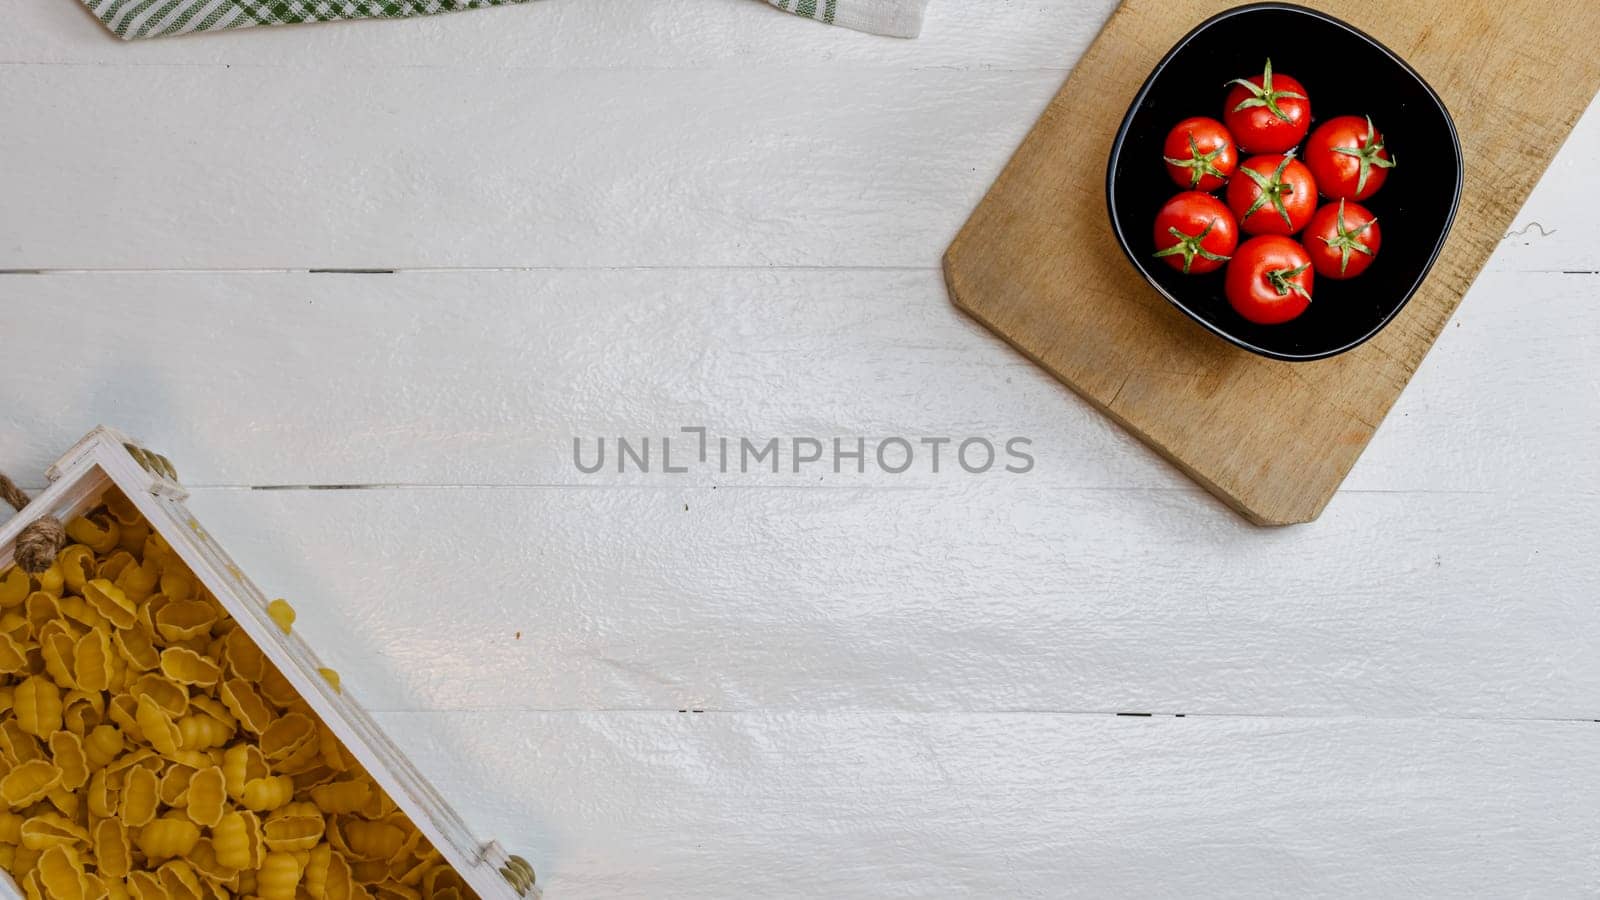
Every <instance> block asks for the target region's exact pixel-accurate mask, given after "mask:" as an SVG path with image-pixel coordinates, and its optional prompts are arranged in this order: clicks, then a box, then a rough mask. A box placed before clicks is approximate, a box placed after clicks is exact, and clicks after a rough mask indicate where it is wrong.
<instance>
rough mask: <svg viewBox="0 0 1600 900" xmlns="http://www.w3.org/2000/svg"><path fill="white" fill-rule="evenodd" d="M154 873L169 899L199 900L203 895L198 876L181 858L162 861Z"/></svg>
mask: <svg viewBox="0 0 1600 900" xmlns="http://www.w3.org/2000/svg"><path fill="white" fill-rule="evenodd" d="M184 824H188V823H184ZM156 874H157V875H159V876H160V878H161V886H162V887H163V888H165V889H166V892H167V896H168V897H169V898H171V900H200V898H201V897H202V896H203V893H202V891H203V888H202V887H201V884H200V877H199V876H198V875H196V874H195V872H194V869H193V868H192V867H190V865H189V864H188V863H186V862H184V861H182V860H178V859H173V860H168V861H167V862H164V863H162V864H161V867H160V868H158V869H156Z"/></svg>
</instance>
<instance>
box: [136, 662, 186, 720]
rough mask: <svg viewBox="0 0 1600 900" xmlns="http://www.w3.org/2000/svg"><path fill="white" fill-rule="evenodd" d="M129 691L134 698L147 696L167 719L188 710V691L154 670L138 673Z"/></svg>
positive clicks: (176, 716) (174, 717)
mask: <svg viewBox="0 0 1600 900" xmlns="http://www.w3.org/2000/svg"><path fill="white" fill-rule="evenodd" d="M129 693H130V694H132V695H133V696H134V698H135V699H143V698H149V700H150V701H151V702H152V703H154V704H155V705H156V706H157V707H158V708H160V710H161V711H162V712H164V713H166V714H167V718H169V719H176V718H178V717H179V716H182V715H183V714H184V713H187V712H188V711H189V691H188V690H187V689H186V688H184V686H183V685H181V684H177V683H175V682H173V681H172V679H170V678H168V677H167V676H165V675H160V674H157V673H155V672H147V673H145V674H143V675H140V676H139V678H138V679H137V680H135V681H134V683H133V687H132V688H131V689H130V690H129Z"/></svg>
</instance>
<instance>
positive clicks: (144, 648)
mask: <svg viewBox="0 0 1600 900" xmlns="http://www.w3.org/2000/svg"><path fill="white" fill-rule="evenodd" d="M111 641H112V643H114V644H116V647H117V652H118V653H119V654H121V655H122V659H123V661H124V662H126V663H127V664H128V666H129V667H131V668H133V669H137V670H138V671H140V672H148V671H150V670H151V669H154V668H156V667H157V666H159V665H161V652H160V651H159V650H157V649H156V647H155V644H154V643H153V642H152V641H151V640H150V634H149V632H147V631H145V630H144V627H143V626H142V625H135V626H134V627H132V628H122V629H119V630H118V631H117V633H116V634H114V635H112V636H111Z"/></svg>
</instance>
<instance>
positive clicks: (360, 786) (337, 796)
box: [311, 780, 372, 814]
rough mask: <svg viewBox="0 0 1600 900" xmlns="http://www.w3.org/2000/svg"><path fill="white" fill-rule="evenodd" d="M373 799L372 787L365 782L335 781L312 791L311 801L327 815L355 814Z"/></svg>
mask: <svg viewBox="0 0 1600 900" xmlns="http://www.w3.org/2000/svg"><path fill="white" fill-rule="evenodd" d="M371 798H372V785H371V783H369V782H367V781H364V780H353V781H335V782H333V783H332V784H325V785H322V786H321V787H314V788H312V789H311V801H312V802H313V803H315V804H317V808H318V809H320V810H322V811H323V812H325V813H329V814H339V813H353V812H355V811H356V810H358V809H362V808H363V807H365V806H366V805H367V801H368V800H370V799H371Z"/></svg>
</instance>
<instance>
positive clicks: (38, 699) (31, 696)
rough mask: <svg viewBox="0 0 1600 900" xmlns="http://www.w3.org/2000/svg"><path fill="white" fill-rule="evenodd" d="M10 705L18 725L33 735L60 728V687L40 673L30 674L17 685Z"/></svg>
mask: <svg viewBox="0 0 1600 900" xmlns="http://www.w3.org/2000/svg"><path fill="white" fill-rule="evenodd" d="M12 707H13V709H14V711H15V712H16V717H17V719H16V721H17V725H18V727H20V728H21V729H22V730H23V731H25V732H27V733H28V734H31V735H33V736H34V737H40V738H42V737H46V736H48V735H49V734H50V733H51V732H55V731H60V730H61V688H59V687H56V685H55V683H54V682H52V681H50V680H49V679H48V678H45V677H43V676H41V675H30V676H28V677H27V678H24V679H23V680H22V683H21V684H19V685H17V689H16V693H15V696H14V698H13V700H12Z"/></svg>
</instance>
